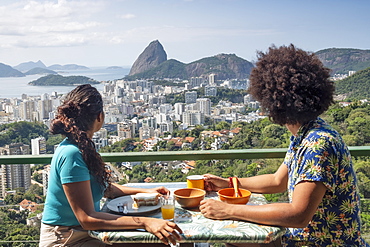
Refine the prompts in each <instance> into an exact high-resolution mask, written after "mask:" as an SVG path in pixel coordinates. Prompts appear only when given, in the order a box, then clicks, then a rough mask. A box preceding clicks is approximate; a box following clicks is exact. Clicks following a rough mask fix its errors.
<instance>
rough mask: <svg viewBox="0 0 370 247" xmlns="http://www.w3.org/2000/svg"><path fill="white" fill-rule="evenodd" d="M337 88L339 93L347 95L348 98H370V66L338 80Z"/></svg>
mask: <svg viewBox="0 0 370 247" xmlns="http://www.w3.org/2000/svg"><path fill="white" fill-rule="evenodd" d="M335 89H336V93H337V94H344V95H346V99H347V100H361V99H370V67H369V68H366V69H364V70H361V71H358V72H356V73H355V74H354V75H352V76H349V77H347V78H345V79H343V80H340V81H337V82H336V84H335Z"/></svg>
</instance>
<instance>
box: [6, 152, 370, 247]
mask: <svg viewBox="0 0 370 247" xmlns="http://www.w3.org/2000/svg"><path fill="white" fill-rule="evenodd" d="M286 150H287V149H285V148H275V149H238V150H216V151H211V150H209V151H165V152H127V153H102V154H101V155H102V158H103V160H104V161H105V162H125V161H173V160H220V159H278V158H284V156H285V153H286ZM349 150H350V152H351V155H352V156H353V157H360V156H370V146H352V147H349ZM51 158H52V154H45V155H3V156H0V164H49V163H50V161H51ZM1 242H2V241H0V243H1ZM16 242H19V241H16ZM23 242H24V241H23Z"/></svg>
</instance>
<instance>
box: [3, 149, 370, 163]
mask: <svg viewBox="0 0 370 247" xmlns="http://www.w3.org/2000/svg"><path fill="white" fill-rule="evenodd" d="M349 150H350V152H351V155H352V156H353V157H357V156H370V146H352V147H349ZM286 151H287V149H286V148H272V149H233V150H202V151H160V152H121V153H101V156H102V158H103V160H104V161H105V162H125V161H170V160H219V159H276V158H284V157H285V153H286ZM52 156H53V155H52V154H42V155H1V156H0V164H50V161H51V158H52Z"/></svg>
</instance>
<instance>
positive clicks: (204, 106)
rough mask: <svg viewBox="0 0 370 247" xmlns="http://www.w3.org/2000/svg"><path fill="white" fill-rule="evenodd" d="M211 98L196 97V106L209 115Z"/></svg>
mask: <svg viewBox="0 0 370 247" xmlns="http://www.w3.org/2000/svg"><path fill="white" fill-rule="evenodd" d="M211 103H212V102H211V100H210V99H209V98H199V99H197V108H198V110H199V111H200V112H201V113H204V115H206V116H209V115H211Z"/></svg>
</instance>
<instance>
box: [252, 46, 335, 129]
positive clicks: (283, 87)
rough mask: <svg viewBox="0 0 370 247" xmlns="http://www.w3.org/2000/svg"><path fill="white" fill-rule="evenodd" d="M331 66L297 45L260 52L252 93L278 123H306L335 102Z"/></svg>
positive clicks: (253, 75) (253, 74)
mask: <svg viewBox="0 0 370 247" xmlns="http://www.w3.org/2000/svg"><path fill="white" fill-rule="evenodd" d="M329 72H330V70H329V69H328V68H325V67H324V65H323V64H322V62H321V61H320V60H319V58H318V57H317V56H315V55H314V54H312V53H309V52H306V51H303V50H301V49H298V48H296V47H295V46H294V45H292V44H291V45H290V46H281V47H278V48H277V47H275V46H272V47H270V48H269V50H268V52H267V53H263V52H259V53H258V61H257V64H256V67H255V68H254V69H253V70H252V72H251V75H250V86H249V89H248V91H249V93H250V94H251V95H252V96H253V97H254V98H255V99H256V100H258V101H259V102H260V103H261V107H262V109H263V110H264V111H266V112H267V113H268V115H269V117H270V119H271V120H272V121H273V122H274V123H277V124H280V125H285V124H297V123H300V124H305V123H307V122H309V121H310V120H313V119H316V118H317V117H318V116H319V115H320V114H322V113H323V112H325V111H326V110H327V109H328V108H329V106H330V105H331V104H332V103H333V95H334V90H335V88H334V82H332V81H331V80H330V73H329Z"/></svg>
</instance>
